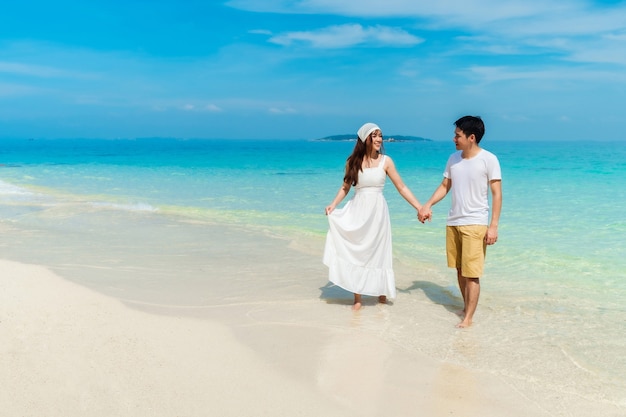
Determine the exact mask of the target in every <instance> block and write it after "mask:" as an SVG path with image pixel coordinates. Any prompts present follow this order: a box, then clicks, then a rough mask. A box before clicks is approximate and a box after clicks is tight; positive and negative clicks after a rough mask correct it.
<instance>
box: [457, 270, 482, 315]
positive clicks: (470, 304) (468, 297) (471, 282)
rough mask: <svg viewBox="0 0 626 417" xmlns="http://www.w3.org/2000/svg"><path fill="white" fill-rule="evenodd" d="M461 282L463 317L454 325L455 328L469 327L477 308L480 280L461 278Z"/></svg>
mask: <svg viewBox="0 0 626 417" xmlns="http://www.w3.org/2000/svg"><path fill="white" fill-rule="evenodd" d="M461 281H463V282H464V287H465V291H464V293H463V294H464V295H463V300H464V301H465V316H464V317H463V320H462V321H461V322H460V323H459V324H457V325H456V327H469V326H471V325H472V319H473V318H474V313H475V312H476V307H477V306H478V298H479V297H480V279H479V278H466V277H461Z"/></svg>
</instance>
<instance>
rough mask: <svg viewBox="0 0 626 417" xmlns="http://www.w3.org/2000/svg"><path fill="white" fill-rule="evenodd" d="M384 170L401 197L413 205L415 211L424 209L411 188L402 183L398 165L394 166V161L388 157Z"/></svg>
mask: <svg viewBox="0 0 626 417" xmlns="http://www.w3.org/2000/svg"><path fill="white" fill-rule="evenodd" d="M384 169H385V172H387V175H388V176H389V179H390V180H391V182H392V183H393V185H395V187H396V189H397V190H398V192H399V193H400V195H401V196H402V197H403V198H404V199H405V200H406V201H407V202H408V203H409V204H410V205H412V206H413V208H414V209H415V210H417V211H419V210H420V209H421V208H422V205H421V204H420V202H419V201H418V200H417V198H415V196H414V195H413V193H412V192H411V190H410V189H409V187H407V186H406V184H405V183H404V181H402V178H401V177H400V174H399V173H398V170H397V169H396V164H394V162H393V159H391V158H390V157H389V156H387V158H386V160H385V166H384Z"/></svg>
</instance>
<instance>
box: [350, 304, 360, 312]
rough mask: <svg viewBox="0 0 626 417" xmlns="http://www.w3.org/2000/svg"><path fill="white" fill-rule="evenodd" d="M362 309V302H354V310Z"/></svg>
mask: <svg viewBox="0 0 626 417" xmlns="http://www.w3.org/2000/svg"><path fill="white" fill-rule="evenodd" d="M360 309H361V303H354V304H352V311H358V310H360Z"/></svg>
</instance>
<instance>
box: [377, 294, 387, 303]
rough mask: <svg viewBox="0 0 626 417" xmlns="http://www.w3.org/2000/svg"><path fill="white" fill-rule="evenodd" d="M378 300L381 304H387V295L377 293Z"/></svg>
mask: <svg viewBox="0 0 626 417" xmlns="http://www.w3.org/2000/svg"><path fill="white" fill-rule="evenodd" d="M378 302H379V303H381V304H387V296H386V295H379V296H378Z"/></svg>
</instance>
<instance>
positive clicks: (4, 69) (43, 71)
mask: <svg viewBox="0 0 626 417" xmlns="http://www.w3.org/2000/svg"><path fill="white" fill-rule="evenodd" d="M0 73H5V74H13V75H23V76H30V77H38V78H94V77H93V75H89V74H87V73H81V72H76V71H68V70H64V69H59V68H54V67H49V66H44V65H32V64H24V63H21V62H8V61H0Z"/></svg>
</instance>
